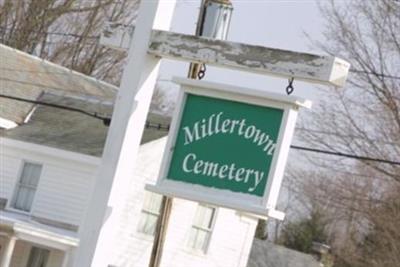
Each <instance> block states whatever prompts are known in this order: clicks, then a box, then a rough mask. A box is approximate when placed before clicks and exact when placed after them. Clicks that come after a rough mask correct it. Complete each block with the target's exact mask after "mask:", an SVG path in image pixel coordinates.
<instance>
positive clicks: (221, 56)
mask: <svg viewBox="0 0 400 267" xmlns="http://www.w3.org/2000/svg"><path fill="white" fill-rule="evenodd" d="M133 32H134V29H133V27H127V26H118V25H117V26H116V25H114V26H112V25H110V26H109V27H108V29H107V30H106V31H105V33H104V35H103V36H102V44H104V45H107V46H112V47H114V48H118V49H123V50H125V49H126V48H127V47H128V46H129V44H130V40H131V38H130V36H131V35H132V33H133ZM148 53H149V54H151V55H154V56H157V57H163V58H169V59H174V60H183V61H190V62H202V63H206V64H208V65H211V66H218V67H225V68H229V69H234V70H240V71H247V72H252V73H258V74H264V75H273V76H278V77H285V78H288V77H294V78H295V80H301V81H306V82H311V83H317V84H325V85H333V86H337V87H342V86H344V84H345V81H346V78H347V74H348V71H349V68H350V64H349V63H348V62H346V61H344V60H342V59H339V58H336V57H331V56H321V55H314V54H309V53H301V52H294V51H288V50H281V49H276V48H268V47H263V46H257V45H249V44H243V43H236V42H229V41H221V40H215V39H211V38H205V37H198V36H193V35H186V34H180V33H173V32H168V31H159V30H153V31H152V35H151V38H150V43H149V49H148Z"/></svg>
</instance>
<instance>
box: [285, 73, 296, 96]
mask: <svg viewBox="0 0 400 267" xmlns="http://www.w3.org/2000/svg"><path fill="white" fill-rule="evenodd" d="M293 81H294V78H293V77H292V78H289V79H288V82H289V85H288V86H287V87H286V94H288V95H290V94H291V93H293V91H294V87H293Z"/></svg>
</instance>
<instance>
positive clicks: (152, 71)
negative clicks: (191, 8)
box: [73, 0, 176, 267]
mask: <svg viewBox="0 0 400 267" xmlns="http://www.w3.org/2000/svg"><path fill="white" fill-rule="evenodd" d="M175 3H176V1H175V0H156V1H141V2H140V7H139V13H138V14H139V16H138V19H137V21H136V31H135V33H134V35H133V39H132V42H131V45H130V48H129V55H128V62H127V65H126V67H125V70H124V74H123V77H122V82H121V87H120V90H119V92H118V95H117V98H116V103H115V109H114V112H113V117H112V121H111V125H110V129H109V132H108V136H107V141H106V144H105V148H104V153H103V158H102V164H101V166H100V168H99V170H98V175H97V177H96V184H95V186H94V190H93V192H94V193H93V194H92V199H91V201H90V204H89V208H88V212H87V214H86V217H85V220H84V221H83V224H82V227H81V229H80V239H81V242H80V246H79V249H78V251H77V254H76V256H75V258H74V261H73V266H75V267H82V266H93V267H102V266H107V265H108V263H109V260H110V259H109V257H108V255H109V254H110V251H111V250H112V249H113V248H114V246H113V244H114V239H115V235H114V232H115V229H116V228H117V224H118V218H119V216H120V214H121V207H122V203H123V201H124V198H125V196H126V193H127V190H128V189H129V188H128V185H129V177H131V176H132V175H133V171H134V170H133V167H132V166H133V165H134V162H135V159H136V154H137V151H138V147H139V144H140V139H141V136H142V133H143V128H144V124H145V120H146V116H147V113H148V109H149V105H150V100H151V96H152V92H153V90H154V85H155V82H156V78H157V74H158V67H159V58H155V57H151V56H149V55H148V54H147V48H148V44H149V42H150V37H151V31H152V29H153V28H157V29H163V30H168V29H169V27H170V24H171V20H172V15H173V11H174V7H175ZM106 210H108V214H107V217H106Z"/></svg>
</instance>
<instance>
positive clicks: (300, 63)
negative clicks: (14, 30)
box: [68, 0, 350, 267]
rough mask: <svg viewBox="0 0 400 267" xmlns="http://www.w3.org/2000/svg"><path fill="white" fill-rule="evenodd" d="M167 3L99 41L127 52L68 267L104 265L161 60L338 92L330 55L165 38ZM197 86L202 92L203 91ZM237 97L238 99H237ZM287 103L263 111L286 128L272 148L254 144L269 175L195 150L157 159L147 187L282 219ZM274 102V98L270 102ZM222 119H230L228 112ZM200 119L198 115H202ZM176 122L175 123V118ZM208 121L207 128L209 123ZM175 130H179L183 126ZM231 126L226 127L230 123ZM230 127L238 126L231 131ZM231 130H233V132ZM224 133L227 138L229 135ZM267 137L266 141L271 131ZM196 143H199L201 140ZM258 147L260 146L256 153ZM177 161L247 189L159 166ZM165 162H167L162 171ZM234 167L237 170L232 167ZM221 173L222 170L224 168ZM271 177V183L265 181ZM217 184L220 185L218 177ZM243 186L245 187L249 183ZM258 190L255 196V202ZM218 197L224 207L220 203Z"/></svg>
mask: <svg viewBox="0 0 400 267" xmlns="http://www.w3.org/2000/svg"><path fill="white" fill-rule="evenodd" d="M175 3H176V0H154V1H141V2H140V8H139V14H138V19H137V23H136V26H135V27H125V29H127V30H128V32H127V31H125V29H122V30H118V29H117V28H114V30H115V31H113V32H107V33H106V34H105V35H104V36H103V38H102V39H101V41H102V43H103V44H105V45H108V46H112V47H114V48H117V49H122V50H128V49H129V54H128V62H127V65H126V68H125V69H124V74H123V77H122V81H121V88H120V90H119V92H118V95H117V98H116V102H115V109H114V112H113V117H112V121H111V125H110V129H109V132H108V136H107V140H106V144H105V148H104V152H103V157H102V161H101V166H100V167H99V170H98V174H97V176H96V179H95V185H94V189H93V194H92V198H91V200H90V202H89V204H88V207H87V211H88V212H87V214H86V217H85V219H84V221H83V222H82V225H81V227H80V230H79V238H80V245H79V248H78V251H77V252H76V253H75V255H72V261H70V262H69V263H68V264H69V266H74V267H82V266H85V267H86V266H93V267H105V266H107V265H108V263H109V262H108V261H109V255H110V248H112V247H113V243H114V242H113V239H114V233H115V229H116V223H117V218H118V215H119V214H120V212H121V207H122V203H123V199H124V196H125V195H126V192H127V190H128V186H127V185H128V181H129V179H130V177H132V176H133V163H134V162H135V159H136V155H137V151H138V147H139V144H140V139H141V136H142V133H143V128H144V123H145V118H146V115H147V112H148V110H149V104H150V100H151V96H152V92H153V89H154V85H155V82H156V78H157V73H158V66H159V61H160V59H161V58H170V59H174V60H181V61H189V62H197V63H206V64H208V65H212V66H218V67H224V68H229V69H233V70H241V71H247V72H252V73H258V74H264V75H274V76H278V77H285V78H288V77H291V78H295V79H296V80H302V81H307V82H312V83H317V84H325V85H326V84H328V85H333V86H338V87H340V86H343V85H344V83H345V80H346V77H347V74H348V70H349V67H350V65H349V64H348V63H347V62H346V61H344V60H341V59H338V58H335V57H329V56H319V55H313V54H308V53H299V52H293V51H285V50H280V49H274V48H267V47H261V46H254V45H248V44H240V43H234V42H228V41H221V40H215V39H212V38H202V37H197V36H192V35H185V34H180V33H172V32H169V31H168V30H169V27H170V23H171V19H172V14H173V10H174V5H175ZM197 85H199V84H196V85H193V84H190V83H186V82H185V83H184V86H185V88H189V87H190V86H197ZM188 86H189V87H188ZM200 87H202V92H206V91H210V88H211V89H212V87H213V86H208V85H206V84H202V85H200ZM216 87H219V86H216ZM203 88H206V89H207V88H208V89H207V90H203ZM214 89H215V88H214ZM189 91H190V89H189V90H187V92H189ZM211 91H212V90H211ZM214 91H215V90H214ZM217 91H218V92H219V93H218V94H217V95H216V96H214V95H211V94H210V95H204V94H202V96H204V97H210V98H218V99H223V100H226V101H227V102H224V104H223V106H229V104H228V102H229V101H233V102H243V103H247V104H251V105H259V106H263V107H267V108H268V107H269V105H265V103H267V102H268V101H267V99H266V97H263V95H262V93H261V92H257V94H259V95H257V96H256V95H247V94H246V95H244V94H243V93H242V94H240V92H234V91H235V90H231V92H230V93H227V92H224V90H217ZM232 92H234V94H232ZM193 95H196V93H193ZM233 95H234V97H235V99H233V98H232V99H231V98H230V96H233ZM225 96H227V97H225ZM228 96H229V97H228ZM182 97H183V98H182V99H184V98H185V101H186V100H189V102H187V103H186V104H188V105H187V107H188V109H190V106H192V105H196V103H197V104H198V103H199V101H200V100H199V99H195V98H192V97H191V96H189V97H188V95H187V94H186V96H185V94H183V95H182ZM236 97H238V98H237V99H236ZM260 97H261V98H262V99H264V100H265V101H263V102H259V101H261V100H260V99H258V98H260ZM193 99H194V100H193ZM243 99H244V100H245V101H242V100H243ZM246 99H247V100H249V101H247V100H246ZM290 99H292V98H290V97H285V96H281V97H280V100H279V101H277V102H279V103H281V104H282V105H283V106H277V107H274V106H273V105H272V106H270V107H269V108H270V109H269V110H270V111H271V110H272V109H273V108H277V109H283V110H284V111H283V117H282V123H285V122H287V124H285V127H282V126H281V127H280V128H279V134H278V137H277V140H274V142H275V143H274V144H275V148H274V149H272V148H271V147H272V145H274V144H272V145H271V146H269V147H268V148H267V147H265V145H266V143H264V142H268V141H265V140H264V139H262V140H264V141H260V142H261V143H260V146H258V148H259V149H261V150H263V149H264V148H265V149H266V151H264V152H266V153H267V154H268V153H271V154H272V155H269V156H272V158H271V159H270V160H271V161H270V163H269V164H266V165H269V166H270V167H269V169H268V168H264V169H261V168H260V166H259V164H258V163H257V164H256V163H254V165H251V164H250V163H249V164H247V163H245V162H244V163H240V164H242V165H239V162H238V163H236V162H233V160H235V159H233V158H232V159H231V160H232V162H228V161H226V162H217V161H216V160H219V159H220V158H218V157H217V158H215V159H213V158H210V160H208V159H203V158H201V157H199V158H198V156H199V155H200V154H199V153H200V152H199V151H197V150H196V153H198V154H195V156H196V158H194V156H193V155H191V153H188V154H186V156H185V155H184V154H182V155H181V156H180V155H179V153H178V154H176V155H167V157H166V158H168V160H165V162H164V167H163V170H164V174H168V175H167V176H168V177H167V176H165V177H160V179H159V181H158V183H157V185H156V186H155V187H149V188H150V189H151V190H153V191H156V192H159V193H163V194H165V195H167V196H168V195H169V196H175V194H176V196H181V197H184V198H187V199H193V200H196V201H202V200H203V199H204V196H209V195H210V194H209V192H215V193H217V194H220V193H221V195H215V196H214V199H210V200H207V202H210V203H216V204H217V203H221V205H222V206H226V207H231V208H237V209H240V210H245V211H248V212H254V213H257V214H262V215H265V216H270V217H275V218H282V217H283V216H282V215H283V214H281V213H279V212H276V211H275V210H274V207H275V204H276V200H277V198H278V191H279V190H276V189H279V186H280V182H281V181H280V180H281V178H279V177H282V175H283V171H284V163H285V161H286V157H287V154H288V150H289V145H290V139H291V137H292V134H293V129H294V121H295V118H296V116H297V107H298V106H299V105H300V106H301V102H299V100H297V99H292V100H290ZM274 100H278V99H276V98H275V99H274ZM210 101H211V100H207V101H206V102H208V103H211V102H210ZM200 102H201V101H200ZM272 102H274V101H272ZM275 102H276V101H275ZM186 104H185V107H186ZM251 110H252V109H251V108H244V111H245V113H246V114H247V115H248V114H249V113H252V112H253V111H251ZM265 110H268V109H265ZM225 112H226V113H225V114H228V111H225ZM182 114H184V112H182ZM218 114H219V113H216V115H214V116H218ZM211 115H212V114H210V116H209V117H208V118H209V119H210V118H211ZM228 115H229V116H232V114H228ZM247 115H246V116H247ZM203 116H206V115H205V114H203ZM178 117H179V122H180V119H181V116H178ZM220 117H222V115H220ZM273 117H274V121H277V120H278V117H279V116H278V115H273ZM246 118H247V117H246ZM246 118H244V117H243V118H239V117H238V118H227V119H228V120H231V121H232V120H235V121H239V124H240V121H241V119H246ZM249 118H250V117H249ZM203 119H204V120H207V116H206V117H202V118H201V120H203ZM220 119H221V118H220ZM175 120H176V118H175ZM246 120H247V119H246ZM249 120H250V119H249ZM209 121H211V120H209ZM225 121H227V120H225ZM177 122H178V121H177ZM177 122H176V123H175V125H177V126H176V131H175V134H174V137H177V139H174V138H172V139H171V138H170V144H169V145H170V147H171V144H172V142H175V141H176V140H185V139H184V138H183V139H179V134H180V132H181V131H179V130H178V129H180V124H178V123H177ZM184 122H188V124H187V127H189V132H190V127H192V128H193V127H196V126H194V125H192V126H190V123H194V124H195V122H192V121H191V120H187V121H186V120H184ZM200 123H201V122H200ZM210 123H211V124H213V123H212V122H210ZM225 123H226V122H225ZM252 123H253V122H252ZM253 124H254V131H256V130H260V135H261V131H264V132H265V134H266V133H267V130H268V131H269V130H270V129H261V128H256V127H260V126H259V123H258V122H254V123H253ZM178 125H179V126H178ZM182 126H184V127H186V125H184V124H183V125H182ZM197 127H200V128H199V131H200V132H201V133H199V134H202V131H203V129H205V130H204V131H206V129H207V128H206V124H202V125H201V126H197ZM226 127H228V126H226V125H225V126H223V125H221V126H216V128H214V130H216V129H219V130H220V131H221V132H222V131H227V129H226ZM231 127H233V126H232V125H231ZM235 127H238V126H237V125H236V126H235ZM243 127H244V126H243ZM208 129H210V128H208ZM246 129H247V128H246ZM251 129H253V128H251ZM282 129H285V130H282ZM236 130H237V131H238V129H236ZM242 130H243V128H242ZM194 131H196V130H194ZM232 131H233V132H234V131H235V129H233V130H232ZM248 131H249V132H248V133H247V136H249V135H250V136H253V134H250V131H252V130H248ZM282 131H283V132H282ZM192 132H193V130H192ZM237 133H238V132H237ZM191 135H193V136H194V137H187V138H188V139H193V140H195V139H198V138H197V137H196V136H197V135H196V133H191ZM239 135H240V134H239ZM243 135H244V134H243ZM202 136H203V134H202ZM204 136H206V132H204ZM265 136H266V135H264V137H265ZM271 136H273V133H272V132H271ZM253 138H254V136H253ZM201 139H202V140H207V139H208V138H201ZM193 140H192V141H191V142H190V144H187V145H188V146H191V145H195V144H196V143H198V142H201V141H202V140H195V141H193ZM209 140H211V139H209ZM249 140H250V141H249ZM249 140H247V141H249V142H251V138H249ZM257 140H258V139H257ZM271 140H272V137H271ZM253 141H254V139H253ZM188 142H189V140H188ZM253 143H254V142H253ZM257 143H258V142H255V144H257ZM174 144H175V143H174ZM261 144H264V147H263V146H262V145H261ZM253 145H254V144H253ZM171 148H173V147H171ZM177 151H183V152H182V153H184V152H185V148H178V150H177ZM277 151H278V152H277ZM188 152H189V151H188ZM246 156H247V155H243V157H246ZM264 156H265V155H264ZM185 159H186V161H185ZM182 160H183V161H185V162H186V163H187V164H192V165H187V164H186V165H185V167H187V168H186V171H187V173H186V172H185V170H184V172H185V173H186V174H190V172H191V171H192V172H195V171H196V172H199V171H200V168H201V167H199V166H200V165H202V164H203V165H204V164H205V163H204V161H205V160H207V162H208V164H211V163H213V162H214V161H212V160H215V163H218V164H219V165H218V166H220V167H219V169H218V172H217V174H218V175H220V176H221V177H222V176H225V175H228V176H227V177H228V180H229V179H230V181H231V182H232V181H234V182H236V183H239V182H241V183H243V181H247V183H243V184H246V186H247V187H245V185H243V184H241V185H240V186H239V185H235V186H234V184H231V183H226V181H223V182H221V183H218V184H219V185H217V184H214V182H215V181H214V182H201V183H200V182H196V181H195V179H194V178H193V177H189V176H188V177H186V176H185V177H183V176H181V175H180V174H179V169H178V168H177V167H172V168H171V169H170V168H167V166H169V163H172V164H175V165H176V164H179V162H180V161H181V163H183V161H182ZM166 162H168V165H167V163H166ZM174 162H178V163H174ZM199 162H203V163H199ZM193 164H197V165H193ZM231 164H235V166H234V167H231V166H232V165H231ZM236 164H238V165H237V166H236ZM252 164H253V163H252ZM175 165H172V166H175ZM227 168H228V171H227V170H226V169H227ZM167 170H168V171H167ZM221 170H222V171H221ZM239 170H240V171H239ZM251 170H253V171H251ZM213 171H214V169H212V172H211V173H212V174H213ZM201 172H204V167H203V169H201ZM227 172H228V174H227ZM206 173H208V172H206ZM243 173H244V174H243ZM267 173H268V174H267ZM195 174H198V173H195ZM243 175H244V176H243ZM246 175H247V176H246ZM251 177H252V179H251ZM266 177H268V178H266ZM271 177H275V178H274V179H272V178H271ZM276 177H278V178H276ZM223 178H224V179H225V178H226V177H223ZM218 179H220V178H218ZM222 180H223V179H222ZM251 182H252V183H253V184H251ZM264 184H266V187H265V189H259V188H262V187H263V186H264ZM173 185H176V186H177V188H173ZM194 187H195V188H201V190H199V193H198V194H196V195H194V196H193V197H190V196H187V193H185V192H184V191H183V189H185V188H189V189H193V188H194ZM246 190H247V192H246ZM262 191H263V195H262V196H261V193H262ZM224 199H226V200H227V201H224V202H222V201H223V200H224ZM220 201H221V202H220Z"/></svg>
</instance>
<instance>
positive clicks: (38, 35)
mask: <svg viewBox="0 0 400 267" xmlns="http://www.w3.org/2000/svg"><path fill="white" fill-rule="evenodd" d="M137 4H138V0H93V1H85V0H17V1H15V0H0V40H1V42H2V43H4V44H6V45H8V46H11V47H14V48H17V49H19V50H22V51H25V52H27V53H30V54H36V55H38V56H39V57H41V58H44V59H48V60H50V61H53V62H55V63H58V64H61V65H63V66H66V67H68V68H71V69H73V70H77V71H79V72H82V73H84V74H87V75H92V76H95V77H97V78H99V79H103V80H106V81H109V82H112V83H114V84H117V83H119V79H120V75H121V65H122V63H123V61H124V59H125V57H126V55H125V53H121V52H117V51H115V50H111V49H108V48H106V47H103V46H101V45H100V44H99V37H100V34H101V31H102V29H103V26H104V24H105V22H107V21H111V22H116V23H122V24H126V23H130V22H131V21H132V20H133V19H134V18H135V16H136V13H135V10H136V7H137Z"/></svg>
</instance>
